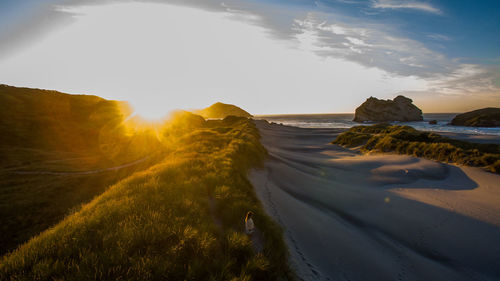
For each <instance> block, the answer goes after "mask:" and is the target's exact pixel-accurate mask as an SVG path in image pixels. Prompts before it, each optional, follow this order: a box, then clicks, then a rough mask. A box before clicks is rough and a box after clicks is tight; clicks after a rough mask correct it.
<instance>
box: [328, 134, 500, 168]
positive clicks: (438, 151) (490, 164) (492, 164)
mask: <svg viewBox="0 0 500 281" xmlns="http://www.w3.org/2000/svg"><path fill="white" fill-rule="evenodd" d="M332 143H333V144H338V145H342V146H346V147H358V146H359V147H360V149H361V151H362V152H395V153H399V154H407V155H413V156H416V157H424V158H427V159H432V160H437V161H442V162H451V163H457V164H463V165H468V166H474V167H483V168H485V169H487V170H489V171H491V172H494V173H500V146H499V145H496V144H476V143H470V142H465V141H460V140H454V139H450V138H447V137H443V136H440V135H438V134H435V133H431V132H422V131H418V130H415V129H414V128H412V127H409V126H399V125H393V126H391V125H389V124H377V125H372V126H356V127H352V128H351V129H349V130H348V131H346V132H344V133H342V134H340V135H339V136H338V137H337V138H336V139H335V140H334V141H333V142H332Z"/></svg>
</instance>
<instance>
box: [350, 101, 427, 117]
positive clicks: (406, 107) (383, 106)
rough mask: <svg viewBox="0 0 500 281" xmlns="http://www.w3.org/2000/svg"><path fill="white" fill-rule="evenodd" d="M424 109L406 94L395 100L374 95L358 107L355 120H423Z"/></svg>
mask: <svg viewBox="0 0 500 281" xmlns="http://www.w3.org/2000/svg"><path fill="white" fill-rule="evenodd" d="M422 120H424V119H423V117H422V110H420V109H419V108H418V107H416V106H415V105H414V104H413V101H412V100H411V99H409V98H407V97H404V96H397V97H396V98H394V100H379V99H377V98H374V97H370V98H369V99H367V100H366V101H365V102H364V103H363V104H362V105H360V106H359V107H358V108H356V113H355V115H354V120H353V121H354V122H365V121H372V122H389V121H401V122H409V121H422Z"/></svg>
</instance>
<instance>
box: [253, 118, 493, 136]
mask: <svg viewBox="0 0 500 281" xmlns="http://www.w3.org/2000/svg"><path fill="white" fill-rule="evenodd" d="M457 114H458V113H424V114H423V117H424V121H419V122H392V124H398V125H408V126H412V127H413V128H415V129H417V130H422V131H433V132H449V133H465V134H475V135H494V136H500V128H498V127H497V128H480V127H463V126H452V125H450V122H451V120H452V119H453V117H455V116H456V115H457ZM254 118H255V119H265V120H267V121H269V122H275V123H278V124H279V123H281V124H283V125H288V126H294V127H300V128H345V129H348V128H351V127H353V126H358V125H360V123H357V122H353V121H352V119H353V118H354V114H352V113H345V114H284V115H257V116H255V117H254ZM431 120H436V121H437V124H436V125H431V124H429V121H431ZM365 124H370V123H365Z"/></svg>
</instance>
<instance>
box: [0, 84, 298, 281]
mask: <svg viewBox="0 0 500 281" xmlns="http://www.w3.org/2000/svg"><path fill="white" fill-rule="evenodd" d="M2 91H3V92H2V95H0V97H1V98H3V99H4V100H5V101H6V102H5V103H0V104H9V105H11V106H12V105H15V101H14V102H13V101H9V100H8V99H10V98H12V99H17V98H19V97H23V98H24V101H23V102H24V105H27V106H29V104H30V100H31V99H33V98H34V97H36V98H37V99H47V100H48V101H47V103H46V104H44V106H43V107H37V108H35V107H33V108H32V110H31V111H29V112H31V114H33V115H32V116H28V117H27V116H26V115H25V114H24V113H25V112H24V111H22V113H23V114H21V113H20V112H17V114H15V113H16V112H13V111H11V112H10V113H11V114H14V116H15V117H16V118H17V119H16V118H9V119H6V118H2V119H0V120H2V122H3V123H5V122H7V121H5V120H11V121H10V122H14V121H16V120H17V121H16V122H17V124H16V129H15V130H14V134H13V136H14V137H16V138H17V141H16V142H8V140H6V139H4V140H3V143H2V149H3V150H4V151H11V154H10V156H9V157H10V158H7V159H2V160H3V162H2V164H3V166H2V170H1V172H0V187H1V188H2V190H3V191H4V192H3V193H2V194H1V196H0V203H1V204H0V208H1V211H2V212H1V214H2V215H1V216H2V221H4V222H5V224H3V225H2V249H6V250H8V251H11V252H10V253H7V254H6V255H4V256H3V257H2V258H1V260H0V279H1V280H47V279H58V280H59V279H61V280H75V279H93V278H98V279H102V280H119V279H122V280H158V279H167V280H180V279H182V280H187V279H212V280H221V279H224V280H228V279H233V278H240V279H242V280H276V279H277V278H283V277H287V278H293V277H292V273H291V272H290V270H289V268H288V265H287V258H288V257H287V249H286V246H285V244H284V241H283V239H282V231H281V229H280V228H279V227H278V226H277V225H276V224H275V223H274V222H273V221H272V220H271V219H270V218H269V217H268V216H267V215H266V214H265V212H264V210H263V209H262V207H261V205H260V203H259V202H258V200H257V198H256V196H255V193H254V190H253V188H252V186H251V185H250V183H249V181H248V180H247V171H248V169H249V168H251V167H253V166H256V165H260V163H261V162H262V160H263V158H264V157H265V155H266V151H265V149H264V148H263V147H262V145H261V144H260V141H259V138H260V137H259V134H258V130H257V128H256V127H255V125H254V124H253V123H252V121H251V120H249V119H247V118H238V117H227V118H225V119H224V120H216V121H215V120H212V121H205V119H204V118H202V117H201V116H198V115H195V114H192V113H189V112H185V111H178V112H175V113H172V114H171V115H170V117H169V118H168V119H165V120H164V121H163V122H151V121H145V120H141V119H140V118H138V117H135V118H128V119H127V118H125V116H127V114H126V113H127V110H123V109H119V108H118V107H116V105H117V104H116V103H114V102H110V101H106V100H103V99H99V98H97V97H87V96H70V95H65V94H61V93H55V92H46V91H40V90H31V89H19V88H13V87H7V86H5V87H4V88H2ZM14 92H16V94H15V95H14V94H13V93H14ZM9 93H11V95H10V94H9ZM23 93H24V96H23ZM52 96H56V97H57V100H58V101H57V103H55V104H56V105H57V106H51V105H52V103H51V101H50V100H49V99H51V97H52ZM64 99H68V102H67V103H64V102H63V103H61V100H64ZM87 99H90V100H91V101H92V103H91V106H89V107H84V106H83V104H85V102H87ZM33 104H34V103H33ZM101 106H102V107H101ZM77 109H78V110H77ZM125 109H127V108H126V107H125ZM23 118H24V119H25V120H27V119H29V122H23V121H21V119H23ZM33 122H39V125H38V126H42V128H44V129H43V130H40V131H36V130H29V128H28V127H27V125H26V124H29V123H33ZM12 125H13V124H0V129H1V130H3V132H7V131H9V130H11V128H12ZM16 130H17V131H16ZM53 132H54V134H55V133H56V132H60V135H57V134H56V135H52V137H47V136H46V135H45V134H52V133H53ZM66 138H69V139H66ZM35 140H36V141H35ZM57 147H61V150H60V151H56V150H55V149H56V148H57ZM22 150H29V151H30V152H29V153H28V152H26V153H25V154H23V153H16V152H18V151H22ZM14 151H16V152H14ZM33 151H40V152H39V154H36V153H35V154H33ZM32 155H39V156H38V160H37V161H34V160H33V159H32V158H31V156H32ZM92 157H94V160H92V161H86V160H85V159H87V158H92ZM75 158H76V160H74V159H75ZM72 159H73V160H72ZM138 159H139V160H140V161H142V162H137V163H136V162H132V161H137V160H138ZM80 160H81V162H80ZM32 161H34V162H32ZM127 163H128V164H127ZM109 167H114V168H111V169H109ZM248 210H252V211H253V212H254V213H255V220H256V222H257V224H258V229H259V231H260V233H261V240H262V241H261V243H262V245H260V247H256V246H255V245H253V244H252V241H251V240H250V239H249V237H248V236H246V235H245V234H244V232H243V218H244V215H245V213H246V212H247V211H248ZM34 214H36V215H34ZM40 232H41V233H40ZM38 233H40V234H39V235H37V234H38ZM33 236H34V237H33ZM30 237H33V238H31V239H30V240H29V241H27V240H28V239H29V238H30ZM25 241H27V242H26V243H24V242H25ZM12 250H13V251H12Z"/></svg>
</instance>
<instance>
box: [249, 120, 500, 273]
mask: <svg viewBox="0 0 500 281" xmlns="http://www.w3.org/2000/svg"><path fill="white" fill-rule="evenodd" d="M255 123H256V124H257V127H258V128H259V130H260V132H261V136H262V139H261V142H262V144H263V145H264V146H265V147H266V149H267V150H268V152H269V155H270V159H269V160H268V161H267V162H266V164H265V167H264V168H263V169H260V170H253V171H251V173H250V177H249V178H250V180H251V182H252V184H253V186H254V187H255V190H256V193H257V195H258V197H259V199H260V200H261V202H262V203H263V205H264V207H265V209H266V211H267V212H268V214H269V215H271V216H272V217H273V218H274V219H275V220H276V221H277V222H278V223H279V224H280V225H281V226H282V227H283V228H284V230H285V240H286V242H287V245H288V247H289V250H290V255H291V266H292V267H294V268H295V270H296V271H297V274H298V275H299V277H301V278H302V279H304V280H348V279H350V280H392V279H394V280H470V279H474V278H483V279H486V280H490V279H498V278H499V277H500V269H498V266H497V264H495V261H498V260H500V206H499V205H500V204H498V203H499V202H500V187H498V182H500V176H499V175H495V174H491V173H487V172H484V171H482V170H480V169H478V168H470V167H462V166H455V165H449V164H443V163H438V162H435V161H431V160H426V159H421V158H415V157H410V156H401V155H361V154H359V153H356V152H354V151H352V150H349V149H345V148H341V147H338V146H335V145H330V144H328V143H329V142H330V141H332V140H333V139H334V138H335V136H336V135H337V134H338V133H340V132H341V130H338V129H306V128H296V127H291V126H282V125H277V124H268V123H266V122H265V121H255Z"/></svg>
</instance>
